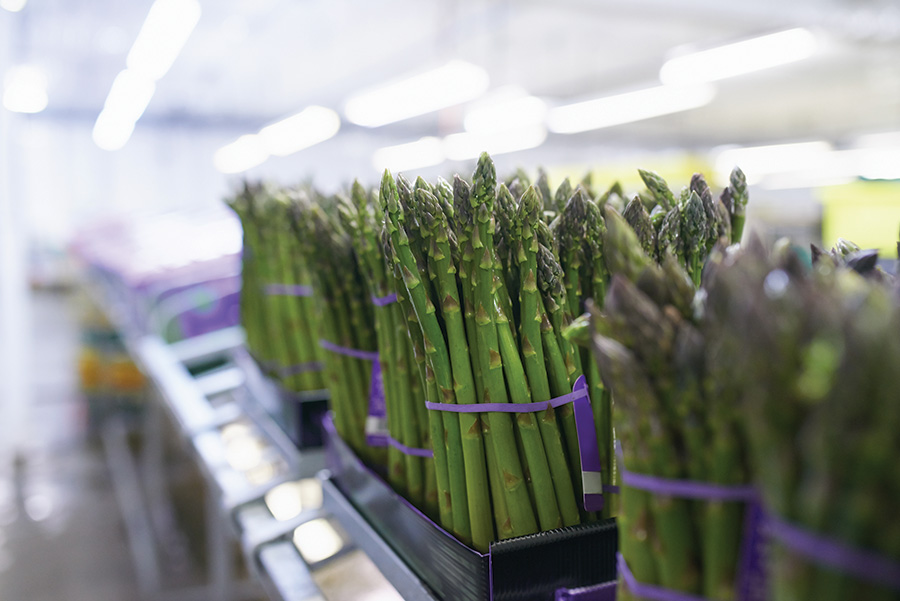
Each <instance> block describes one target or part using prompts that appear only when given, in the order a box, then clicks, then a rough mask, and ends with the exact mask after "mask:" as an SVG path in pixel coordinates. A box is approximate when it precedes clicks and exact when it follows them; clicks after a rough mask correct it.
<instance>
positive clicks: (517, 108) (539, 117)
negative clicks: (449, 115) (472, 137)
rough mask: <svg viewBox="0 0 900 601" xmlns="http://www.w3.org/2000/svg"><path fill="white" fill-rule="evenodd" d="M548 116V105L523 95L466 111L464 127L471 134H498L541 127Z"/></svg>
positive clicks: (538, 99) (501, 99)
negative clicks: (522, 128) (530, 127)
mask: <svg viewBox="0 0 900 601" xmlns="http://www.w3.org/2000/svg"><path fill="white" fill-rule="evenodd" d="M546 116H547V104H546V103H545V102H544V101H543V100H541V99H540V98H538V97H536V96H528V95H526V94H523V95H521V96H515V97H505V98H503V97H501V98H498V99H496V100H495V101H493V102H490V103H487V104H483V105H481V106H477V107H473V108H471V109H469V110H468V111H466V116H465V118H464V120H463V126H464V127H465V128H466V131H467V132H470V133H496V132H501V131H506V130H510V129H514V128H516V127H527V126H534V125H540V124H542V123H543V122H544V119H545V118H546Z"/></svg>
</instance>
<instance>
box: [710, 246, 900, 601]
mask: <svg viewBox="0 0 900 601" xmlns="http://www.w3.org/2000/svg"><path fill="white" fill-rule="evenodd" d="M874 265H875V263H874V261H873V260H872V258H871V254H869V253H865V252H863V251H860V250H859V249H858V247H856V246H855V245H853V244H852V243H847V242H845V241H841V242H840V243H839V244H838V248H836V249H834V250H833V251H832V253H830V254H829V253H820V255H819V256H818V257H816V259H815V262H814V266H813V268H812V269H810V268H808V266H807V265H805V264H804V263H803V262H802V261H801V260H800V259H799V258H798V257H797V255H796V254H794V253H793V252H792V251H791V250H790V247H789V246H788V245H784V244H779V245H776V247H775V249H774V250H773V251H772V252H767V251H766V250H765V249H764V248H763V247H762V245H761V244H759V242H758V241H752V242H751V243H750V245H749V247H748V248H747V249H746V251H745V252H744V253H743V254H741V255H739V256H737V257H728V258H726V259H725V260H724V261H723V264H722V265H720V266H717V267H716V268H715V270H714V272H713V273H712V274H711V275H712V277H711V278H710V283H709V285H708V293H709V297H708V303H707V310H708V312H709V314H710V317H709V319H710V321H711V322H712V324H713V326H714V328H715V329H714V332H715V335H716V337H717V339H718V340H719V341H720V342H719V344H718V348H717V349H716V351H717V354H716V355H715V358H716V359H717V361H716V362H715V364H714V367H715V368H716V369H718V370H721V371H723V372H724V371H728V372H729V374H730V376H731V377H732V378H733V379H735V380H736V382H735V386H736V387H738V388H739V389H740V391H741V399H740V412H741V415H742V416H743V418H744V424H743V425H744V426H745V430H746V434H747V438H748V440H749V442H750V451H751V458H752V463H751V465H752V468H753V473H754V478H755V480H756V482H757V485H758V488H759V491H760V493H761V495H762V499H763V502H764V504H765V507H766V510H767V511H768V512H770V513H771V514H772V515H773V516H775V517H776V518H778V519H780V520H783V521H785V522H787V523H789V524H791V525H793V526H795V527H800V528H802V529H805V530H806V531H808V532H811V533H813V534H815V535H817V536H820V537H823V538H824V539H826V540H829V541H834V542H836V543H839V544H841V545H844V546H850V547H853V548H856V549H860V550H864V551H867V552H870V553H875V554H877V555H879V556H880V557H882V558H883V559H885V560H887V561H893V562H894V566H895V569H894V574H893V575H894V576H895V577H896V573H897V572H896V566H897V565H898V564H900V521H898V520H897V519H896V517H895V516H894V507H895V506H896V500H897V499H898V498H900V496H898V495H900V471H898V469H897V464H896V457H897V454H898V451H900V442H898V441H900V437H898V436H897V431H898V428H900V403H898V393H897V391H898V390H900V372H898V370H897V369H896V366H897V364H898V362H900V336H898V334H900V305H898V298H897V296H896V293H895V292H894V291H892V290H891V286H890V284H891V282H890V278H888V277H887V276H886V275H885V274H884V273H883V272H880V270H876V269H875V267H874ZM865 266H868V267H865ZM735 365H740V366H741V369H738V370H735V369H733V366H735ZM774 533H775V534H774V537H775V538H774V543H773V545H772V554H771V561H770V569H771V572H770V585H771V591H770V593H771V595H770V598H771V599H773V601H787V600H791V601H806V600H813V599H815V600H817V601H819V600H831V599H870V600H887V599H897V598H898V596H900V590H898V589H896V588H895V589H893V590H891V589H889V588H888V587H887V586H884V585H879V584H877V583H875V582H871V581H865V580H863V579H859V578H856V577H854V576H853V575H851V574H849V573H847V572H844V571H842V568H844V566H846V565H848V564H849V561H847V560H842V562H841V563H842V565H841V566H839V567H826V566H825V565H823V564H822V563H820V562H818V561H817V560H814V559H811V558H809V557H806V556H805V555H804V554H802V553H800V552H798V551H797V550H796V549H793V548H791V547H790V546H787V545H785V544H784V542H783V540H782V539H781V538H780V536H779V527H778V526H777V525H776V526H774ZM818 546H821V545H818ZM869 563H871V562H869ZM895 580H896V578H895Z"/></svg>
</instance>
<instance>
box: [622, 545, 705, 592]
mask: <svg viewBox="0 0 900 601" xmlns="http://www.w3.org/2000/svg"><path fill="white" fill-rule="evenodd" d="M616 566H617V568H618V571H619V576H621V577H622V579H623V580H624V581H625V584H626V586H628V590H629V591H631V592H632V594H634V596H635V597H641V598H643V599H651V600H652V601H709V600H708V599H707V598H706V597H701V596H699V595H692V594H691V593H683V592H681V591H676V590H672V589H670V588H663V587H661V586H655V585H652V584H646V583H644V582H638V580H637V578H635V577H634V574H632V573H631V569H629V567H628V562H626V561H625V558H624V557H622V554H621V553H616Z"/></svg>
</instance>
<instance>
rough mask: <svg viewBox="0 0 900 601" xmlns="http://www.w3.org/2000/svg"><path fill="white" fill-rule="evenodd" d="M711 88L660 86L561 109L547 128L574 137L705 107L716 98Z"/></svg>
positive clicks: (551, 111)
mask: <svg viewBox="0 0 900 601" xmlns="http://www.w3.org/2000/svg"><path fill="white" fill-rule="evenodd" d="M715 95H716V90H715V88H714V87H713V86H712V85H692V86H657V87H653V88H647V89H644V90H638V91H636V92H627V93H625V94H618V95H615V96H606V97H604V98H596V99H594V100H586V101H584V102H578V103H575V104H569V105H565V106H559V107H556V108H554V109H551V110H550V113H549V115H548V118H547V125H548V127H549V128H550V131H552V132H554V133H559V134H574V133H579V132H583V131H590V130H594V129H602V128H604V127H612V126H613V125H621V124H623V123H632V122H634V121H642V120H644V119H651V118H653V117H660V116H662V115H669V114H672V113H679V112H682V111H688V110H691V109H695V108H700V107H701V106H706V105H707V104H709V103H710V102H712V100H713V98H715Z"/></svg>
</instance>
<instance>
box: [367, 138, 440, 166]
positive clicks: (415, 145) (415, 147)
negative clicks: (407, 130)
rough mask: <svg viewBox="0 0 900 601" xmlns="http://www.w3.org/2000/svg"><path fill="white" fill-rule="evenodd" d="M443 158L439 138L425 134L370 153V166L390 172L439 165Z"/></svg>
mask: <svg viewBox="0 0 900 601" xmlns="http://www.w3.org/2000/svg"><path fill="white" fill-rule="evenodd" d="M444 160H445V156H444V147H443V145H442V144H441V140H440V138H436V137H434V136H426V137H424V138H419V139H418V140H416V141H415V142H406V143H404V144H396V145H394V146H384V147H382V148H379V149H378V150H376V151H375V153H374V154H373V155H372V166H373V167H375V169H377V170H378V171H383V170H384V169H390V170H391V171H392V172H397V171H406V170H407V169H420V168H422V167H432V166H434V165H440V164H441V163H443V162H444Z"/></svg>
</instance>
